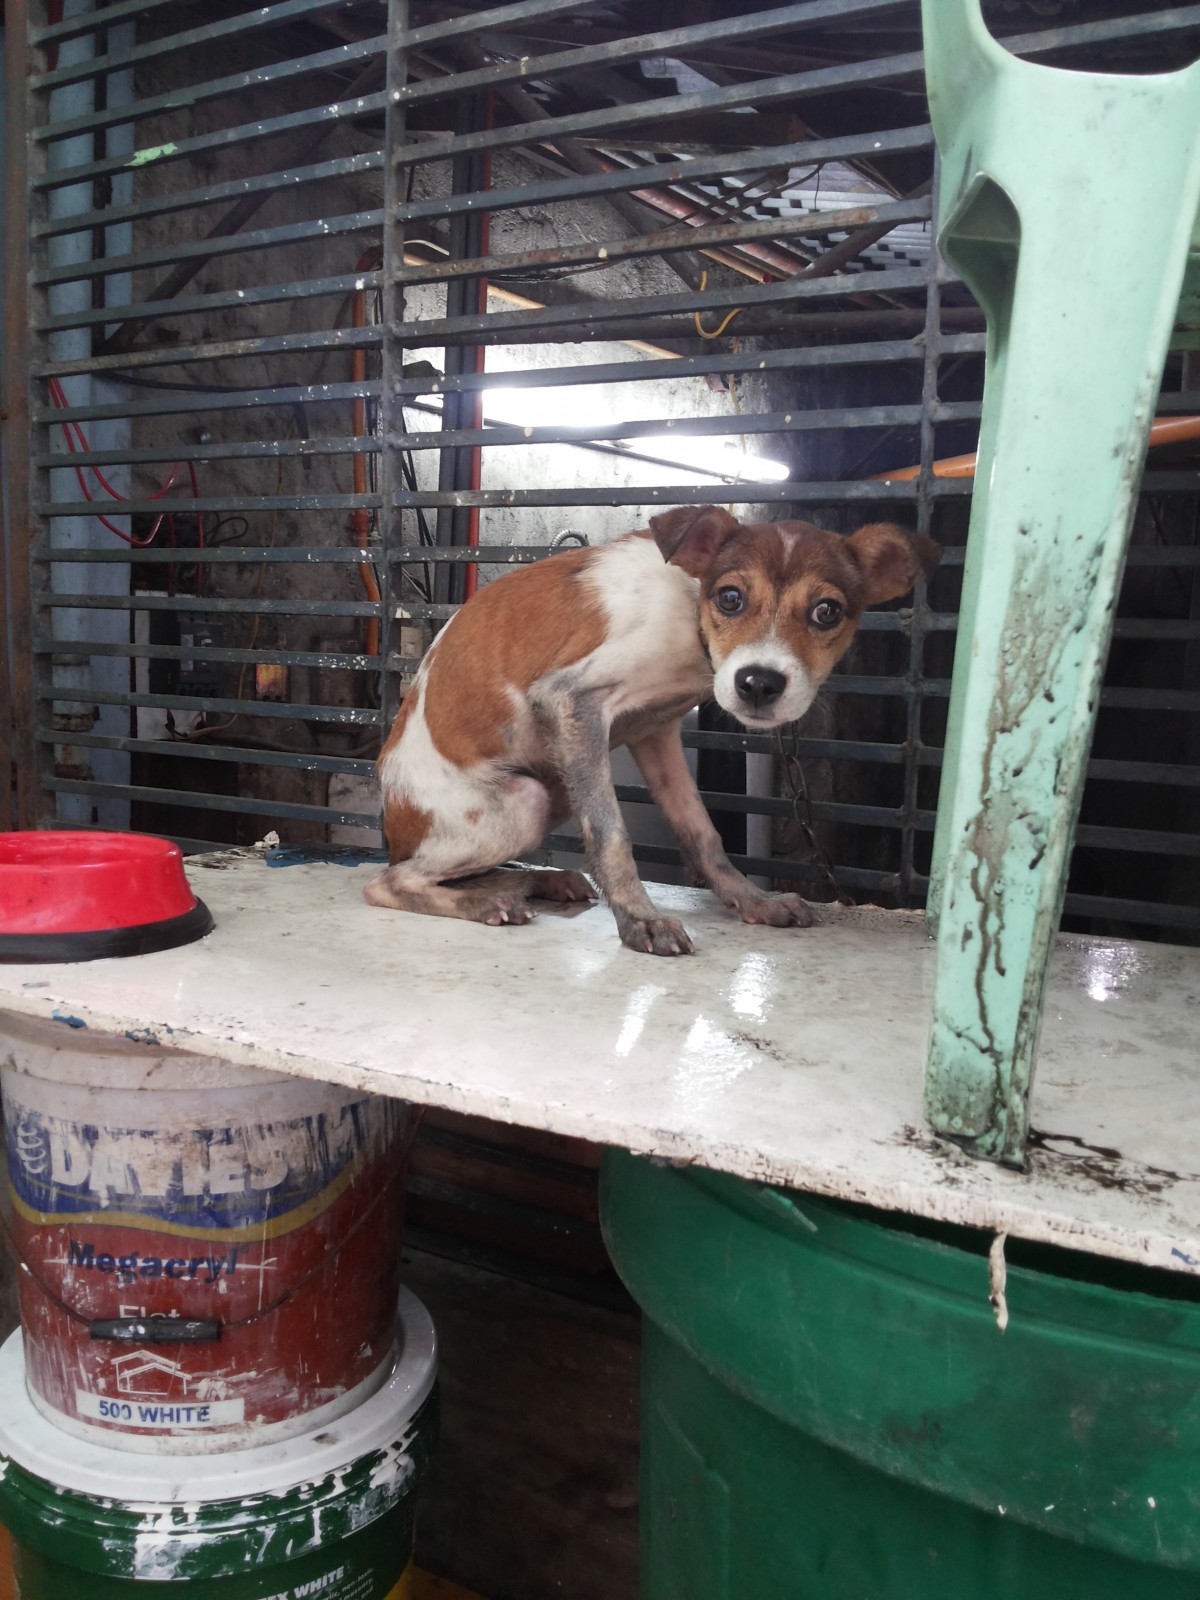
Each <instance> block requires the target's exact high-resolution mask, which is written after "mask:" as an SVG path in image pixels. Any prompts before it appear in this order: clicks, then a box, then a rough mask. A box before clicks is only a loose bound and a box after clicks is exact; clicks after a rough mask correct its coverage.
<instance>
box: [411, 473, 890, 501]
mask: <svg viewBox="0 0 1200 1600" xmlns="http://www.w3.org/2000/svg"><path fill="white" fill-rule="evenodd" d="M916 498H917V488H916V483H915V481H914V482H905V483H890V484H889V483H875V482H873V481H871V480H870V479H857V480H854V481H852V482H844V483H738V484H727V483H720V484H712V485H704V486H701V487H693V486H692V485H690V484H664V485H662V486H661V487H659V488H640V487H639V488H634V489H577V488H569V489H448V490H438V489H428V490H409V489H398V490H397V491H396V493H395V495H394V497H393V501H392V503H393V505H395V506H400V507H405V506H421V507H430V506H488V507H495V506H651V505H654V504H655V502H658V503H659V504H660V505H664V506H720V505H727V504H736V505H752V504H754V503H755V502H757V501H760V500H761V501H763V502H764V503H770V502H774V503H776V504H784V505H786V504H789V503H792V502H794V503H796V504H798V505H799V504H805V505H812V504H814V503H819V504H822V505H826V504H827V505H842V504H849V503H851V502H859V501H871V502H883V503H884V504H888V505H896V504H900V503H901V502H907V501H911V500H915V499H916Z"/></svg>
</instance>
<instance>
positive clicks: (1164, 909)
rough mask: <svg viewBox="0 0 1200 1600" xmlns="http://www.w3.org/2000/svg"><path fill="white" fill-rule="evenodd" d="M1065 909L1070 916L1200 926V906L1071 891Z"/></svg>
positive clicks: (1190, 927) (1150, 924)
mask: <svg viewBox="0 0 1200 1600" xmlns="http://www.w3.org/2000/svg"><path fill="white" fill-rule="evenodd" d="M1063 911H1064V912H1065V913H1066V915H1067V916H1069V917H1099V918H1102V919H1103V920H1104V921H1106V922H1118V923H1120V922H1139V923H1144V924H1145V925H1146V926H1147V927H1150V928H1181V929H1186V930H1188V931H1189V932H1194V931H1196V930H1197V929H1200V907H1197V906H1178V905H1171V904H1169V903H1168V904H1163V903H1161V902H1157V903H1156V902H1155V901H1152V900H1116V899H1113V900H1107V899H1105V898H1104V897H1103V896H1102V895H1098V894H1068V895H1067V898H1066V901H1065V903H1064V905H1063Z"/></svg>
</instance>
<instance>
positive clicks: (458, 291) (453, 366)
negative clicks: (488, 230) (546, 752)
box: [437, 94, 484, 603]
mask: <svg viewBox="0 0 1200 1600" xmlns="http://www.w3.org/2000/svg"><path fill="white" fill-rule="evenodd" d="M483 103H484V102H483V97H482V96H481V95H478V94H472V95H464V96H462V97H461V99H460V100H459V102H458V105H457V106H456V108H455V122H454V126H455V132H456V133H460V134H468V133H477V132H479V131H480V130H481V129H482V127H483V116H482V110H483ZM451 172H452V179H451V191H452V192H453V193H454V194H478V193H479V191H480V189H481V188H482V174H483V155H482V154H481V153H480V152H474V151H473V152H468V153H466V154H464V155H457V156H455V157H454V159H453V162H452V163H451ZM481 226H482V219H481V218H480V217H479V216H478V214H477V213H476V212H474V211H467V212H460V213H456V214H454V215H453V216H452V217H451V218H450V259H451V260H456V261H465V260H471V259H474V258H475V257H476V256H478V255H479V253H480V249H481V242H482V239H481ZM477 298H478V292H477V288H476V285H475V283H474V282H473V281H471V280H470V279H468V278H455V279H451V280H450V282H449V283H448V284H447V285H446V315H447V317H465V316H471V315H473V314H474V313H475V311H476V303H477ZM478 348H479V347H478V346H477V345H472V344H452V345H448V346H447V347H446V374H447V376H454V377H457V376H459V375H460V374H462V373H473V372H475V371H476V363H477V352H478ZM473 401H474V397H473V396H472V395H471V394H468V393H461V394H459V393H447V394H444V395H443V397H442V427H443V429H444V430H446V431H450V430H452V429H453V430H458V429H462V428H467V427H470V426H471V420H472V410H473ZM470 487H471V450H470V447H469V446H466V445H448V446H443V447H442V450H441V452H440V457H439V463H438V488H439V489H440V490H443V491H446V490H454V489H469V488H470ZM469 519H470V513H469V511H468V508H467V507H466V506H439V508H438V513H437V542H438V544H440V545H464V544H467V543H468V525H469ZM464 579H465V569H463V568H459V567H455V566H445V567H440V568H439V569H438V590H439V593H438V595H437V598H438V599H439V600H441V601H443V602H444V601H450V602H452V603H457V602H461V601H462V599H463V598H464ZM443 589H444V591H445V592H444V593H442V592H441V591H442V590H443Z"/></svg>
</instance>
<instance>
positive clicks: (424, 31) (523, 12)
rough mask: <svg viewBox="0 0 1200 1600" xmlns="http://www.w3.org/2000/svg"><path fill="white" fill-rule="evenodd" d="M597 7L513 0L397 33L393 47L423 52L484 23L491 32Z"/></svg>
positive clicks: (577, 0) (576, 1)
mask: <svg viewBox="0 0 1200 1600" xmlns="http://www.w3.org/2000/svg"><path fill="white" fill-rule="evenodd" d="M597 3H598V0H514V3H513V4H512V5H507V6H495V7H493V8H489V9H487V10H485V11H483V12H480V11H479V10H477V9H472V10H469V11H465V12H463V13H462V14H461V15H460V16H457V17H449V18H447V19H445V20H444V21H438V22H430V23H426V24H425V26H424V27H420V28H407V29H401V30H400V31H399V32H398V33H397V34H396V44H397V45H398V46H399V47H401V48H408V49H413V50H418V49H423V48H425V47H426V46H428V45H431V44H440V43H442V42H443V41H444V40H446V39H458V38H461V37H462V35H463V34H472V35H475V34H478V33H479V32H480V30H481V28H482V27H483V25H484V24H485V23H486V24H487V27H488V30H489V31H492V30H494V29H497V28H504V27H507V26H508V25H509V24H510V23H514V22H531V21H540V20H541V19H542V18H544V17H554V16H561V15H562V14H563V13H564V12H569V11H591V10H593V9H594V8H595V6H596V4H597Z"/></svg>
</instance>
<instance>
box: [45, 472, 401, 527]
mask: <svg viewBox="0 0 1200 1600" xmlns="http://www.w3.org/2000/svg"><path fill="white" fill-rule="evenodd" d="M65 464H66V463H65V462H64V465H65ZM378 505H379V496H378V495H370V494H291V495H288V494H265V495H260V496H258V497H257V498H252V497H248V496H244V495H230V496H229V497H228V498H227V499H224V500H222V499H219V498H212V497H209V496H207V495H201V496H200V497H199V498H198V499H195V500H135V499H132V498H130V499H128V500H122V501H121V503H120V511H121V515H122V516H130V515H137V514H138V513H140V512H147V513H148V514H149V515H150V516H152V517H157V516H158V515H159V513H160V512H164V511H172V512H178V513H179V514H180V516H184V515H187V514H188V513H192V512H196V511H220V512H222V513H225V512H231V511H353V510H354V509H355V508H357V507H362V508H364V509H367V510H370V509H372V508H375V507H378ZM34 510H35V511H36V512H38V514H39V515H40V516H43V517H92V516H95V514H96V512H97V511H113V510H114V502H113V501H111V500H104V501H96V500H39V501H38V502H37V503H36V504H35V506H34Z"/></svg>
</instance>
